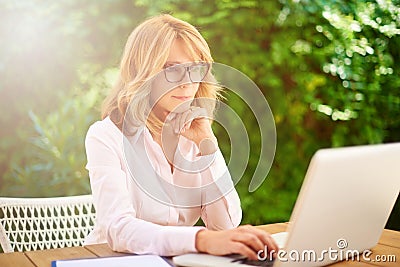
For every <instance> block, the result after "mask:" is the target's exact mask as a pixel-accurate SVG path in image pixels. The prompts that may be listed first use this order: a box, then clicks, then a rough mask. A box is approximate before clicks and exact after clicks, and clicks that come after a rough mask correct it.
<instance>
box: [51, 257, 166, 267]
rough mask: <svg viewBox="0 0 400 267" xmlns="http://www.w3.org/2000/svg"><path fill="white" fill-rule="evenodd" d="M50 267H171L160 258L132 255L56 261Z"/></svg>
mask: <svg viewBox="0 0 400 267" xmlns="http://www.w3.org/2000/svg"><path fill="white" fill-rule="evenodd" d="M51 266H52V267H72V266H74V267H80V266H85V267H116V266H118V267H132V266H137V267H141V266H143V267H147V266H152V267H153V266H154V267H171V266H170V265H169V264H168V263H167V262H166V261H164V260H163V259H162V258H161V257H159V256H156V255H133V256H122V257H107V258H91V259H76V260H58V261H54V262H52V265H51Z"/></svg>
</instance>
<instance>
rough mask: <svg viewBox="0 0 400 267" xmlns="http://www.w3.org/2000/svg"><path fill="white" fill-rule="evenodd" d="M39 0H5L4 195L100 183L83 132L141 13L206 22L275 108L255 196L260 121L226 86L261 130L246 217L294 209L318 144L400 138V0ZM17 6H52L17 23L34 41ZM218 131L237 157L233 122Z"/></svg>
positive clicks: (252, 219) (244, 190) (274, 217)
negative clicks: (273, 135)
mask: <svg viewBox="0 0 400 267" xmlns="http://www.w3.org/2000/svg"><path fill="white" fill-rule="evenodd" d="M36 2H37V1H33V0H31V1H24V2H23V3H22V2H21V3H19V2H18V4H14V3H13V4H11V2H10V3H7V4H5V3H4V2H0V5H2V6H3V7H4V9H0V10H1V11H0V15H2V18H4V23H2V24H3V28H0V36H1V37H2V40H6V42H4V43H2V44H1V46H0V47H2V48H3V49H2V51H3V52H2V53H0V74H1V75H2V77H7V79H2V80H1V81H0V94H1V95H2V97H1V98H0V101H1V104H0V105H1V107H2V108H3V109H5V108H6V107H7V111H6V112H2V116H0V121H1V122H2V124H3V129H4V130H2V131H1V132H0V148H1V150H2V151H4V152H3V153H2V155H0V171H1V172H0V173H3V174H2V175H0V176H2V181H1V182H2V183H1V187H0V190H1V193H2V195H35V196H46V195H61V194H75V193H81V192H87V191H88V190H89V189H88V188H89V187H88V180H87V173H86V171H85V170H84V165H85V164H86V160H85V154H84V150H83V139H84V136H85V133H86V130H87V128H88V126H89V125H90V124H91V123H92V122H93V121H94V120H96V119H97V118H98V108H99V103H100V101H101V99H102V98H103V95H104V93H105V91H106V90H107V89H106V88H109V87H110V82H111V80H112V78H110V77H112V75H111V74H110V71H107V69H108V68H109V67H114V66H115V65H116V63H117V62H118V60H119V57H120V54H121V51H122V49H123V44H124V42H125V41H126V38H127V36H128V34H129V32H130V31H131V30H132V29H133V27H134V26H135V25H137V22H138V21H140V20H142V19H144V17H146V16H150V15H155V14H159V13H160V12H167V13H172V14H173V15H175V16H176V17H178V18H181V19H184V20H187V21H189V22H190V23H192V24H193V25H196V26H197V27H198V28H199V30H200V31H201V33H202V34H203V35H204V37H205V38H206V39H207V41H208V43H209V44H210V48H211V50H212V52H213V56H214V59H215V61H216V62H219V63H224V64H227V65H229V66H232V67H234V68H236V69H238V70H240V71H242V72H243V73H244V74H246V75H247V76H249V77H250V78H251V79H252V80H253V81H254V82H255V83H256V84H257V85H258V86H259V88H260V90H261V91H262V92H263V94H264V95H265V96H266V98H267V99H268V102H269V104H270V106H271V109H272V111H273V113H274V119H275V123H276V127H277V138H278V144H277V150H276V156H275V161H274V163H273V166H272V169H271V171H270V173H269V175H268V177H267V179H266V181H265V182H264V183H263V185H262V186H261V187H260V188H259V189H258V190H257V191H255V192H254V193H249V192H248V185H249V182H250V179H251V176H252V173H253V172H254V169H255V166H256V164H257V161H258V154H259V146H260V138H259V137H257V133H258V132H259V129H258V125H257V123H256V122H255V120H254V117H252V116H250V115H249V114H251V112H250V111H249V110H248V107H246V105H245V103H243V101H240V99H237V97H235V96H234V95H229V94H227V95H226V98H227V100H226V102H227V103H228V104H229V105H230V106H232V108H233V109H234V110H235V111H236V112H237V113H238V114H239V115H240V116H241V117H242V118H243V121H244V123H245V126H246V129H247V131H248V132H249V133H252V135H251V136H250V142H251V144H250V145H251V155H250V160H249V163H248V168H247V169H246V172H245V174H244V176H243V178H242V179H241V181H240V183H239V184H238V186H237V190H238V191H239V194H240V197H241V200H242V207H243V210H244V219H243V223H251V224H260V223H269V222H277V221H286V220H288V219H289V215H290V213H291V210H292V207H293V204H294V202H295V199H296V197H297V192H298V190H299V188H300V185H301V182H302V179H303V177H304V174H305V171H306V168H307V164H308V162H309V160H310V157H311V156H312V155H313V153H314V152H315V151H316V150H317V149H318V148H321V147H331V146H344V145H357V144H369V143H381V142H394V141H400V79H399V78H398V77H399V75H400V66H399V64H400V54H399V53H400V52H399V49H398V47H400V8H399V2H398V1H384V0H382V1H373V0H368V1H356V0H350V1H344V0H316V1H309V0H300V1H289V0H280V1H261V0H260V1H257V0H247V1H233V0H231V1H230V0H224V1H211V0H201V1H197V0H191V1H179V0H140V1H139V0H137V1H135V2H134V3H132V1H128V0H119V1H95V0H91V1H87V2H85V4H80V2H78V1H76V0H72V1H66V0H65V1H56V2H54V1H47V3H46V4H47V8H45V7H44V6H43V5H39V4H37V5H36V4H34V3H36ZM50 2H51V3H50ZM61 11H63V12H62V13H63V16H60V12H61ZM16 14H25V15H28V14H33V15H31V16H23V17H24V19H23V20H21V21H24V20H29V19H32V18H35V17H38V18H43V17H46V20H34V21H33V22H35V23H36V24H35V25H37V26H36V28H35V29H36V30H37V31H38V32H39V33H40V34H34V33H32V31H31V33H30V34H31V35H29V36H30V37H29V36H27V35H24V34H16V35H15V36H16V37H18V36H19V37H18V38H22V37H24V36H25V37H24V38H26V39H23V40H22V41H21V42H20V43H19V45H15V42H13V41H12V40H13V38H16V37H13V36H14V35H13V34H14V33H13V32H12V31H10V29H11V28H15V29H16V32H17V33H24V32H26V29H24V27H23V24H22V22H20V24H18V23H17V24H16V23H15V21H17V20H18V19H16V18H17V17H18V16H16ZM38 21H39V22H40V21H42V22H41V23H42V24H40V23H38ZM33 22H32V23H33ZM4 25H5V26H4ZM50 25H54V27H50ZM24 30H25V31H24ZM38 36H41V37H42V38H38ZM12 37H13V38H12ZM28 37H29V38H31V39H29V38H28ZM27 40H33V41H34V42H27ZM48 51H51V54H50V53H49V52H48ZM36 62H41V65H40V67H39V66H37V65H36V64H35V63H36ZM2 66H7V67H2ZM23 67H24V68H23ZM22 69H23V71H22ZM111 72H112V71H111ZM21 73H23V74H24V75H23V77H24V79H21V78H20V77H22V76H21ZM83 74H85V75H83ZM96 77H97V78H96ZM107 77H108V78H107ZM70 88H74V89H73V90H71V89H70ZM38 96H40V97H38ZM49 101H50V103H49V104H47V103H48V102H49ZM28 110H32V112H30V114H31V115H30V118H31V119H32V120H33V121H32V122H33V123H32V122H31V121H30V120H29V116H28V114H29V113H28ZM215 130H216V132H217V134H218V137H219V143H220V145H221V149H222V150H223V152H224V154H225V156H226V157H227V158H228V157H229V155H230V151H229V149H230V144H229V142H228V140H227V138H226V137H227V136H226V133H224V131H223V130H222V129H221V128H219V127H218V125H215ZM26 140H29V141H30V145H27V144H26ZM397 207H398V206H397ZM392 218H395V217H394V216H392ZM392 220H393V223H392V224H391V225H392V227H393V228H395V227H399V226H398V225H397V226H396V222H395V221H394V220H395V219H392ZM397 224H398V219H397Z"/></svg>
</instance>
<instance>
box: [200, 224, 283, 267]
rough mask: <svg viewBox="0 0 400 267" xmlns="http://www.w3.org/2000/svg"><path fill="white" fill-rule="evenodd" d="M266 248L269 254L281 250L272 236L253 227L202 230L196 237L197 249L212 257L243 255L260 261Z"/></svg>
mask: <svg viewBox="0 0 400 267" xmlns="http://www.w3.org/2000/svg"><path fill="white" fill-rule="evenodd" d="M265 246H267V248H268V253H269V251H272V250H274V251H275V252H278V250H279V248H278V246H277V244H276V243H275V241H274V240H273V238H272V237H271V235H270V234H268V233H267V232H265V231H263V230H260V229H257V228H256V227H254V226H251V225H244V226H239V227H238V228H235V229H229V230H224V231H211V230H200V231H199V232H198V233H197V235H196V249H197V250H198V251H199V252H205V253H208V254H212V255H228V254H241V255H243V256H246V257H247V258H249V259H251V260H258V253H259V251H260V250H262V251H264V250H265ZM267 256H269V255H267Z"/></svg>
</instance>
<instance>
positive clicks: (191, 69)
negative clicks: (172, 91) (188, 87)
mask: <svg viewBox="0 0 400 267" xmlns="http://www.w3.org/2000/svg"><path fill="white" fill-rule="evenodd" d="M209 69H210V64H208V63H207V62H196V63H192V62H191V63H185V64H177V65H173V66H171V67H166V68H164V74H165V79H166V80H167V81H168V82H170V83H177V82H180V81H182V80H183V78H184V77H185V75H186V72H188V73H189V78H190V81H191V82H193V83H198V82H201V81H203V80H204V78H205V77H206V75H207V72H208V70H209Z"/></svg>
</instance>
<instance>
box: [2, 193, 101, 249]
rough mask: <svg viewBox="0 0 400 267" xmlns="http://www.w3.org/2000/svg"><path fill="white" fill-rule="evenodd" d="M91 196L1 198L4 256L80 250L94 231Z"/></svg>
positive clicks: (94, 214)
mask: <svg viewBox="0 0 400 267" xmlns="http://www.w3.org/2000/svg"><path fill="white" fill-rule="evenodd" d="M95 216H96V213H95V209H94V206H93V200H92V196H91V195H82V196H70V197H51V198H8V197H1V198H0V245H1V247H2V249H3V251H4V252H6V253H7V252H14V251H30V250H38V249H50V248H62V247H71V246H81V245H83V241H84V239H85V237H86V236H87V235H88V234H89V232H90V231H91V230H92V229H93V225H94V221H95Z"/></svg>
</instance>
